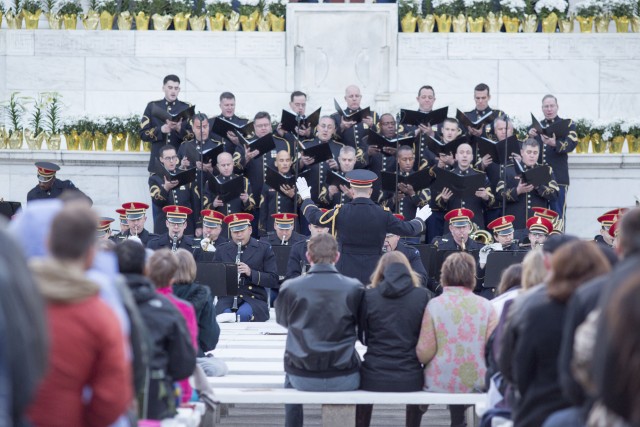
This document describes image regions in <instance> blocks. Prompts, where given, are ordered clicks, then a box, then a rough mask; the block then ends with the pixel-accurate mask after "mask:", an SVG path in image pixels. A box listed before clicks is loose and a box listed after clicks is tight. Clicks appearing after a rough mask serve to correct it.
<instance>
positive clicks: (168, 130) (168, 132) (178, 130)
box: [139, 74, 190, 172]
mask: <svg viewBox="0 0 640 427" xmlns="http://www.w3.org/2000/svg"><path fill="white" fill-rule="evenodd" d="M162 91H163V92H164V98H163V99H161V100H160V101H153V102H150V103H149V104H147V108H145V110H144V113H143V115H142V120H141V121H140V132H139V134H140V139H142V141H144V142H148V143H150V144H151V153H150V156H149V166H148V167H147V169H148V170H149V172H153V168H154V167H155V160H156V158H157V157H158V156H159V155H160V153H159V150H160V147H162V146H164V145H167V144H169V145H172V146H173V148H175V149H176V150H178V147H179V146H180V143H181V142H182V141H183V140H184V138H185V137H186V135H187V132H186V124H187V123H186V122H183V121H182V120H180V121H179V122H173V121H171V120H166V121H164V122H163V121H162V120H161V119H159V118H157V117H156V116H154V115H153V114H152V111H153V109H154V108H159V109H161V110H164V111H167V112H168V113H170V114H178V113H180V112H181V111H183V110H185V109H187V108H189V107H190V105H189V104H188V103H186V102H182V101H178V95H179V94H180V78H179V77H178V76H176V75H174V74H169V75H168V76H166V77H165V78H164V79H163V81H162Z"/></svg>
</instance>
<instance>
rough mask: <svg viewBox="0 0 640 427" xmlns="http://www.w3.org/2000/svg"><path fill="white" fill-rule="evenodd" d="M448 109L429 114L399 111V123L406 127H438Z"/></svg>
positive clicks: (443, 108) (439, 109)
mask: <svg viewBox="0 0 640 427" xmlns="http://www.w3.org/2000/svg"><path fill="white" fill-rule="evenodd" d="M448 112H449V107H442V108H438V109H437V110H433V111H431V112H429V113H423V112H422V111H415V110H405V109H400V123H401V124H407V125H414V126H419V125H426V126H433V125H439V124H440V123H442V122H444V121H445V119H446V118H447V113H448Z"/></svg>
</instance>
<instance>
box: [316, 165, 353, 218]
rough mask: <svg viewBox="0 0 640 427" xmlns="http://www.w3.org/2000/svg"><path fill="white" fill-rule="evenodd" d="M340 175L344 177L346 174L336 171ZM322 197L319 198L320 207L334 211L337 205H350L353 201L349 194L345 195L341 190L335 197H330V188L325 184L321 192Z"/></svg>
mask: <svg viewBox="0 0 640 427" xmlns="http://www.w3.org/2000/svg"><path fill="white" fill-rule="evenodd" d="M336 172H337V173H339V174H340V175H342V176H344V175H345V173H344V172H342V171H336ZM320 194H321V196H320V197H319V199H320V200H318V201H319V202H320V205H322V206H325V207H326V208H327V209H333V208H335V207H336V206H337V205H344V204H345V203H349V202H350V201H351V197H350V196H349V195H348V194H345V193H343V192H342V191H341V190H340V188H338V192H337V193H336V194H334V195H333V196H331V197H330V196H329V186H328V185H327V183H326V182H325V184H324V185H323V186H322V189H321V190H320Z"/></svg>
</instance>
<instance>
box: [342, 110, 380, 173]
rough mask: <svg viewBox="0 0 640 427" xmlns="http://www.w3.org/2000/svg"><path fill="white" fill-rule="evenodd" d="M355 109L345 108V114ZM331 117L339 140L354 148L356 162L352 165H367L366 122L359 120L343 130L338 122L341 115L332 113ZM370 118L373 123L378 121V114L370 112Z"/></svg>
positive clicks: (360, 167)
mask: <svg viewBox="0 0 640 427" xmlns="http://www.w3.org/2000/svg"><path fill="white" fill-rule="evenodd" d="M356 111H357V110H352V109H351V108H346V109H345V110H344V112H345V114H347V115H349V114H353V113H355V112H356ZM331 117H332V118H333V119H334V120H335V122H336V135H337V136H338V139H339V140H340V142H342V143H343V144H344V145H348V146H350V147H353V148H355V149H356V164H355V166H354V168H355V169H363V168H365V167H367V165H368V164H369V156H368V154H367V151H368V148H369V147H368V146H367V129H368V128H369V126H367V124H366V123H363V122H360V123H356V124H354V125H353V126H351V127H350V128H349V129H345V130H344V131H341V130H340V123H342V116H341V115H340V114H339V113H334V114H332V115H331ZM371 118H372V119H373V123H374V125H375V124H376V123H377V122H378V115H377V114H376V113H375V112H373V111H372V112H371Z"/></svg>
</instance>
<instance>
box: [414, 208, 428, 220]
mask: <svg viewBox="0 0 640 427" xmlns="http://www.w3.org/2000/svg"><path fill="white" fill-rule="evenodd" d="M430 216H431V208H430V207H429V205H424V206H423V207H421V208H420V209H418V210H417V211H416V218H420V219H421V220H422V221H426V220H427V218H429V217H430Z"/></svg>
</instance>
